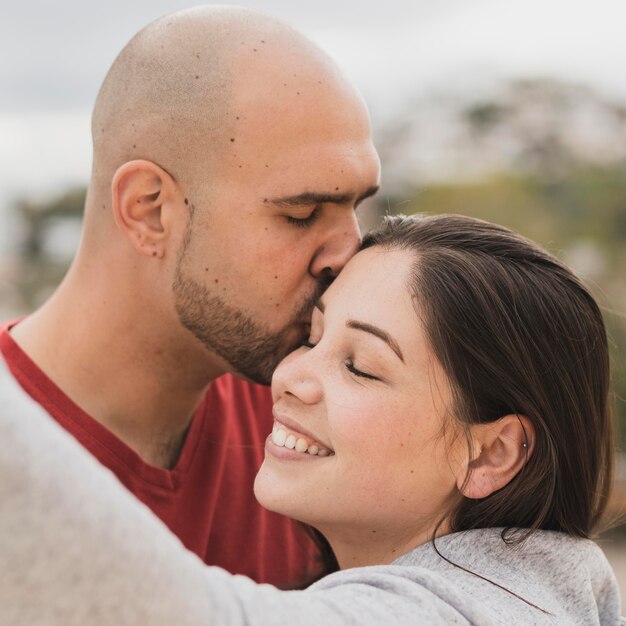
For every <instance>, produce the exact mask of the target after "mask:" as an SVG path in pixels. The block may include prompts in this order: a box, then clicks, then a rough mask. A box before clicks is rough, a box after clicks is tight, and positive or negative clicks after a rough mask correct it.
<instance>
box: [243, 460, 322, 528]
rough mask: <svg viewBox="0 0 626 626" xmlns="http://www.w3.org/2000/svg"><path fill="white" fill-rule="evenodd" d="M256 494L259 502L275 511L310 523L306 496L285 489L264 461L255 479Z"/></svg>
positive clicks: (269, 509)
mask: <svg viewBox="0 0 626 626" xmlns="http://www.w3.org/2000/svg"><path fill="white" fill-rule="evenodd" d="M254 495H255V497H256V499H257V501H258V502H259V504H260V505H261V506H262V507H263V508H265V509H267V510H268V511H273V512H274V513H280V514H281V515H285V516H287V517H291V518H292V519H295V520H297V521H299V522H304V523H309V521H308V520H309V518H310V511H307V507H306V503H305V502H304V498H298V497H297V496H296V495H295V494H293V493H291V490H289V489H283V488H282V485H281V484H280V481H279V480H278V479H277V478H276V476H273V475H272V472H271V470H270V469H268V468H267V467H266V464H265V463H263V465H262V466H261V469H259V471H258V473H257V475H256V478H255V479H254Z"/></svg>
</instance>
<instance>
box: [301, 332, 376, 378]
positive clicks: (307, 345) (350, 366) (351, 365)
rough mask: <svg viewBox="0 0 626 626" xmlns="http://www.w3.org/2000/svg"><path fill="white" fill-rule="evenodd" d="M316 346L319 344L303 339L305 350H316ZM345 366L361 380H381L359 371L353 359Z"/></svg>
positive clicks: (348, 360) (302, 345)
mask: <svg viewBox="0 0 626 626" xmlns="http://www.w3.org/2000/svg"><path fill="white" fill-rule="evenodd" d="M316 345H317V344H316V343H313V342H312V341H311V340H310V339H303V340H302V342H301V343H300V346H301V347H303V348H315V346H316ZM344 366H345V368H346V369H347V370H348V371H349V372H350V373H351V374H354V375H355V376H358V377H359V378H367V379H368V380H380V378H378V376H374V375H373V374H368V373H367V372H363V371H362V370H360V369H358V368H357V367H356V366H355V365H354V361H353V360H352V359H346V360H345V361H344Z"/></svg>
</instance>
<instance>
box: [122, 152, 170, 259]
mask: <svg viewBox="0 0 626 626" xmlns="http://www.w3.org/2000/svg"><path fill="white" fill-rule="evenodd" d="M111 191H112V208H113V217H114V219H115V223H116V224H117V227H118V228H119V229H120V230H121V231H122V232H123V233H124V234H125V235H126V237H127V238H128V240H129V241H130V242H131V244H132V245H133V246H134V248H135V249H136V250H137V252H139V253H140V254H143V255H145V256H151V257H157V258H163V257H164V256H165V250H166V243H167V239H168V237H169V235H170V234H171V233H170V232H169V231H170V228H169V224H168V221H167V218H166V216H165V212H164V211H163V207H164V206H165V205H166V204H167V203H172V202H178V201H179V196H180V192H179V190H178V186H177V185H176V183H175V181H174V179H173V178H172V177H171V176H170V175H169V174H168V173H167V172H166V171H165V170H164V169H163V168H161V167H159V166H158V165H156V163H152V162H151V161H145V160H135V161H128V162H126V163H124V164H123V165H121V166H120V167H119V168H118V169H117V171H116V172H115V174H114V175H113V181H112V189H111Z"/></svg>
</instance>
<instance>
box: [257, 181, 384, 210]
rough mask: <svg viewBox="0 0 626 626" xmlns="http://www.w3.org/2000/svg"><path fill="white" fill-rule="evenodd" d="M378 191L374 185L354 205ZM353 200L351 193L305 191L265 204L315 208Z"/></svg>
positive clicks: (270, 200) (268, 200) (267, 200)
mask: <svg viewBox="0 0 626 626" xmlns="http://www.w3.org/2000/svg"><path fill="white" fill-rule="evenodd" d="M377 191H378V185H374V186H373V187H370V188H369V189H367V191H365V193H363V194H361V195H360V196H359V197H358V198H357V199H356V204H359V202H361V201H363V200H365V198H369V197H370V196H373V195H374V194H375V193H376V192H377ZM353 198H354V194H353V193H315V192H313V191H305V192H304V193H299V194H297V195H295V196H283V197H280V198H267V199H266V200H265V202H268V203H270V204H273V205H275V206H279V207H283V208H293V207H299V206H311V205H313V206H315V205H318V204H346V203H348V202H350V201H351V200H352V199H353Z"/></svg>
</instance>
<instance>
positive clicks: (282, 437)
mask: <svg viewBox="0 0 626 626" xmlns="http://www.w3.org/2000/svg"><path fill="white" fill-rule="evenodd" d="M286 439H287V433H286V432H285V431H284V430H283V429H282V428H279V429H277V430H276V431H275V432H273V433H272V441H273V442H274V443H275V444H276V445H277V446H284V445H285V441H286Z"/></svg>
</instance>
